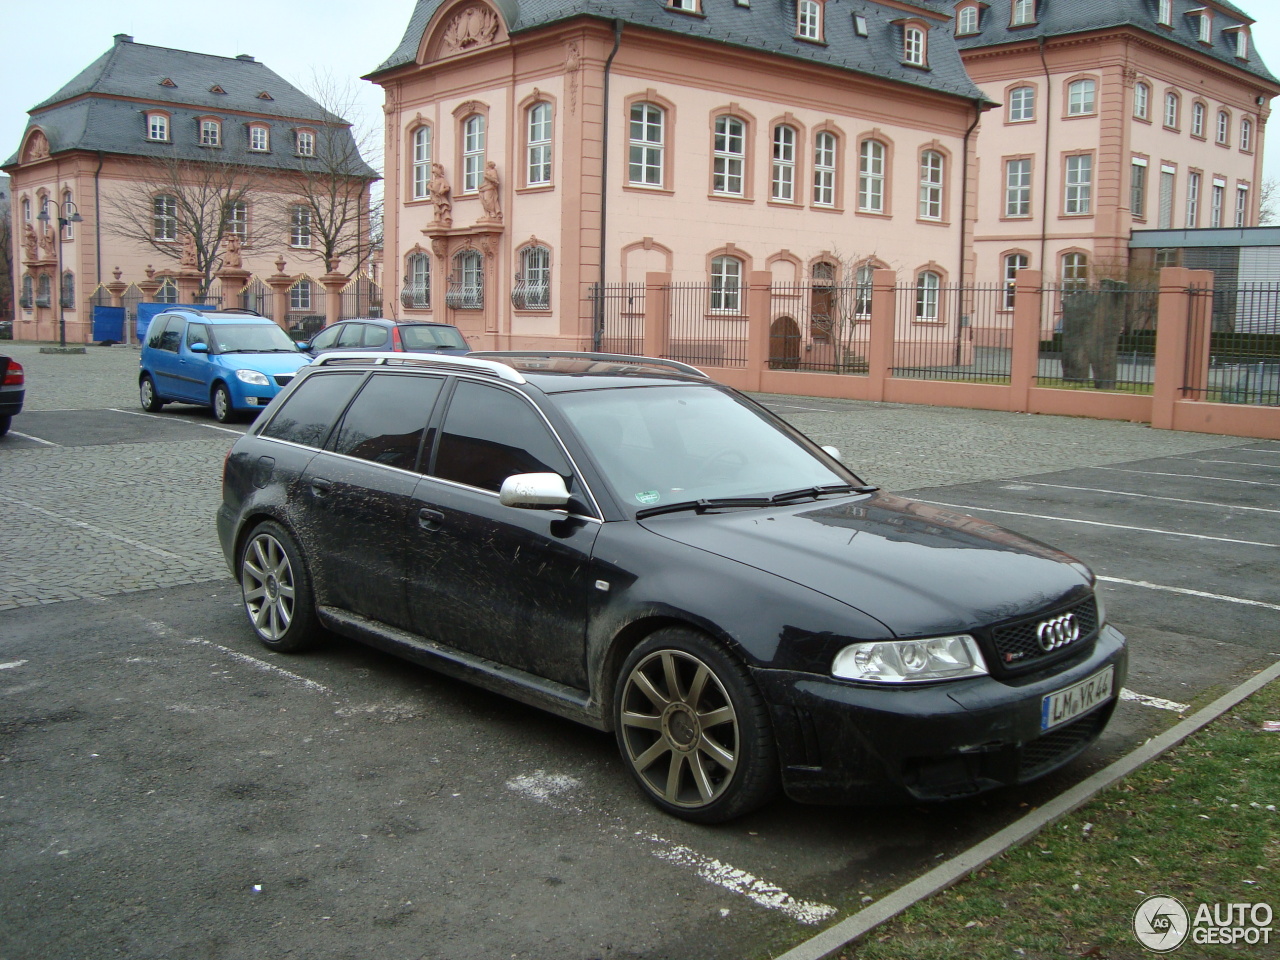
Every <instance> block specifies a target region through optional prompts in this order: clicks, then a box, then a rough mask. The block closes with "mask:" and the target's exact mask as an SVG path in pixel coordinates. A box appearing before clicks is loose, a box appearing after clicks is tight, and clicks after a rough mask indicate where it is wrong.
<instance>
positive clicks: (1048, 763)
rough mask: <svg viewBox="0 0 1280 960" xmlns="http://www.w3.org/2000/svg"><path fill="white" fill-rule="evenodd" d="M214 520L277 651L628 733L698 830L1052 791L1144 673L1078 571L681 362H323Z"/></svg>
mask: <svg viewBox="0 0 1280 960" xmlns="http://www.w3.org/2000/svg"><path fill="white" fill-rule="evenodd" d="M218 532H219V536H220V537H221V541H222V547H223V550H224V552H225V553H226V557H227V561H228V563H229V565H230V567H231V569H232V571H233V572H234V574H235V576H236V577H237V579H238V580H239V581H240V584H241V587H242V589H243V594H244V606H245V610H246V611H247V613H248V616H249V620H250V622H251V623H252V625H253V629H254V630H255V632H256V633H257V635H258V638H259V639H260V640H261V641H262V643H264V644H265V645H266V646H267V647H270V648H271V649H273V650H278V651H282V652H291V651H298V650H301V649H303V648H304V647H306V646H307V645H308V644H309V643H310V642H311V641H312V640H313V639H314V638H315V637H316V635H317V633H318V631H319V630H320V628H327V629H328V630H330V631H333V632H334V633H338V634H341V635H343V636H346V637H350V638H353V639H356V640H360V641H363V642H365V643H367V644H370V645H372V646H375V647H378V648H381V649H384V650H388V651H391V652H394V653H396V654H399V655H401V656H404V657H407V658H409V659H411V660H415V661H417V662H419V663H423V664H426V665H428V666H430V667H433V668H435V669H437V670H440V671H443V672H445V673H448V674H452V675H455V676H457V677H461V678H463V679H466V680H468V681H471V682H472V683H476V684H479V685H481V686H483V687H487V688H489V689H492V690H496V691H500V692H502V693H504V694H507V695H509V696H511V697H514V698H516V699H518V700H522V701H524V702H526V703H530V704H535V705H537V706H539V707H542V708H545V709H547V710H550V711H552V712H554V713H557V714H560V715H562V716H565V717H569V718H572V719H574V720H577V721H580V722H582V723H585V724H588V725H590V726H592V727H595V728H597V729H600V730H611V731H613V732H614V734H615V735H616V737H617V741H618V746H619V749H620V751H621V753H622V757H623V760H624V762H625V765H626V766H627V768H628V770H629V771H630V773H631V774H632V776H633V777H634V778H635V780H636V782H637V783H638V784H639V786H640V788H641V789H642V790H643V791H644V792H645V793H646V794H647V795H648V796H649V798H650V799H652V800H653V802H654V803H656V804H657V805H658V806H659V807H661V808H662V809H664V810H666V811H668V812H670V813H672V814H675V815H676V816H680V817H684V818H686V819H689V820H695V821H700V822H704V823H710V822H717V821H723V820H727V819H729V818H731V817H735V816H738V815H740V814H743V813H745V812H747V811H748V810H751V809H753V808H755V807H757V806H759V805H760V804H762V803H764V802H765V801H766V800H768V799H769V798H770V797H771V796H773V795H774V794H775V793H776V792H777V790H778V789H779V788H781V789H783V790H785V791H786V793H787V794H788V795H790V796H791V797H793V798H795V799H797V800H802V801H810V802H820V803H846V802H857V801H878V800H884V799H888V798H893V797H902V798H914V799H916V800H943V799H948V798H953V797H963V796H968V795H972V794H975V793H978V792H980V791H983V790H987V789H990V788H992V787H996V786H1000V785H1005V784H1016V783H1024V782H1026V781H1029V780H1032V779H1035V778H1036V777H1039V776H1042V775H1044V774H1046V773H1048V772H1049V771H1052V770H1055V769H1057V768H1058V767H1060V766H1062V765H1063V764H1065V763H1067V762H1068V761H1070V760H1071V759H1072V758H1073V757H1075V756H1077V755H1078V754H1079V753H1080V752H1081V751H1083V750H1084V749H1085V748H1086V747H1087V746H1088V745H1089V744H1090V743H1091V742H1093V741H1094V740H1095V739H1096V738H1097V736H1098V735H1099V733H1100V732H1101V731H1102V729H1103V727H1104V726H1105V725H1106V723H1107V720H1108V719H1109V718H1110V716H1111V713H1112V710H1113V709H1114V707H1115V704H1116V700H1117V696H1118V694H1119V692H1120V688H1121V684H1122V683H1123V682H1124V679H1125V672H1126V667H1127V662H1128V661H1127V652H1126V646H1125V640H1124V637H1123V636H1121V635H1120V633H1119V632H1117V631H1116V630H1115V629H1114V628H1113V627H1111V626H1110V625H1108V624H1107V622H1106V614H1105V612H1104V610H1103V607H1102V603H1101V600H1100V598H1099V597H1098V596H1097V594H1096V592H1095V589H1094V578H1093V575H1092V574H1091V573H1090V572H1089V570H1088V569H1087V568H1086V567H1085V566H1084V565H1083V564H1081V563H1079V562H1078V561H1076V560H1073V559H1072V558H1071V557H1069V556H1067V555H1066V554H1063V553H1060V552H1059V551H1057V550H1054V549H1052V548H1050V547H1048V546H1045V545H1044V544H1041V543H1038V542H1035V541H1032V540H1028V539H1026V538H1024V537H1021V536H1019V535H1017V534H1015V533H1011V532H1010V531H1008V530H1005V529H1002V528H1000V527H998V526H995V525H993V524H990V523H987V522H986V521H983V520H978V519H974V518H973V517H968V516H963V515H960V514H957V513H953V512H950V511H947V510H942V509H937V508H935V507H931V506H928V505H925V504H921V503H917V502H913V501H911V500H907V499H903V498H901V497H897V496H892V495H889V494H887V493H884V492H881V491H880V490H878V489H877V488H876V487H873V486H870V485H868V484H866V483H864V482H863V481H862V480H861V479H860V478H859V477H857V476H856V475H854V474H853V473H851V472H850V471H849V469H848V468H846V467H845V466H843V465H842V464H841V462H840V461H839V459H838V454H837V452H836V451H834V450H832V449H830V448H823V447H819V446H818V445H817V444H815V443H813V442H812V441H811V440H809V439H807V438H806V437H804V436H803V435H802V434H800V433H798V432H797V431H796V430H794V429H793V428H792V427H790V426H789V425H788V424H786V423H785V422H783V421H782V420H780V419H779V418H777V417H775V416H774V415H773V414H771V413H770V412H768V411H767V410H765V409H763V408H762V407H760V406H759V405H758V404H756V403H754V402H753V401H752V400H750V399H749V398H747V397H745V396H743V395H742V394H739V393H737V392H735V391H733V390H731V389H728V388H726V387H723V386H720V385H718V384H716V383H713V382H712V381H711V380H710V379H708V378H707V377H706V376H705V375H704V374H702V373H701V372H699V371H698V370H696V369H694V368H692V367H689V366H686V365H684V364H680V363H676V362H673V361H666V360H655V359H648V358H642V357H621V356H611V355H604V354H570V353H518V354H516V353H511V354H505V353H482V354H472V355H471V356H470V357H458V358H454V357H432V356H422V355H418V356H414V355H408V354H385V353H384V354H367V355H352V354H345V355H344V354H331V355H326V356H322V357H321V358H320V359H319V360H317V361H316V362H315V363H314V364H313V365H312V366H310V367H308V368H306V369H304V370H303V371H302V372H301V373H300V374H299V375H298V377H297V378H296V379H295V380H294V381H293V382H292V383H291V384H290V385H289V386H288V387H287V388H286V389H285V390H284V391H283V392H282V393H281V395H280V396H279V397H277V398H276V399H275V400H274V401H273V402H272V404H271V406H270V407H269V408H268V409H267V410H266V411H264V413H263V415H262V416H261V417H260V418H259V419H258V421H257V423H255V424H254V425H253V426H252V427H251V428H250V429H249V431H248V432H247V433H246V434H245V436H244V437H243V438H242V439H240V440H238V441H237V442H236V444H235V446H234V448H233V449H232V450H231V453H230V454H229V456H228V458H227V461H226V468H225V474H224V478H223V504H222V507H221V509H220V510H219V512H218Z"/></svg>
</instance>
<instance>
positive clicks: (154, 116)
mask: <svg viewBox="0 0 1280 960" xmlns="http://www.w3.org/2000/svg"><path fill="white" fill-rule="evenodd" d="M147 139H148V140H162V141H164V140H168V139H169V115H168V114H167V113H148V114H147Z"/></svg>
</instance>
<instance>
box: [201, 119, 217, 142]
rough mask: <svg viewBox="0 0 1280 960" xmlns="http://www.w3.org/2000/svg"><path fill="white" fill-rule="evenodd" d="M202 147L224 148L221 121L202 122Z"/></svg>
mask: <svg viewBox="0 0 1280 960" xmlns="http://www.w3.org/2000/svg"><path fill="white" fill-rule="evenodd" d="M200 146H202V147H220V146H222V121H220V120H201V121H200Z"/></svg>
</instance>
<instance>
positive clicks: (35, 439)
mask: <svg viewBox="0 0 1280 960" xmlns="http://www.w3.org/2000/svg"><path fill="white" fill-rule="evenodd" d="M9 436H11V437H21V438H22V439H23V440H30V441H31V442H32V443H43V444H44V445H45V446H46V447H57V446H61V444H57V443H54V442H53V441H52V440H44V439H42V438H40V437H33V436H32V435H31V434H29V433H19V432H18V431H17V430H10V431H9Z"/></svg>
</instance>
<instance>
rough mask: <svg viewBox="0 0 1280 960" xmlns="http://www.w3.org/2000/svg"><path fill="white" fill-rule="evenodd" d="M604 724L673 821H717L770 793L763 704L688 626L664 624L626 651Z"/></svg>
mask: <svg viewBox="0 0 1280 960" xmlns="http://www.w3.org/2000/svg"><path fill="white" fill-rule="evenodd" d="M673 684H674V686H675V690H674V691H673V690H672V685H673ZM613 721H614V730H615V733H616V735H617V739H618V749H619V750H620V751H621V753H622V759H623V762H624V763H625V764H626V766H627V769H628V770H629V771H630V772H631V775H632V777H634V778H635V781H636V783H638V784H639V786H640V789H641V790H642V791H643V792H644V793H645V794H646V795H647V796H648V797H649V799H650V800H652V801H653V802H654V803H655V804H656V805H657V806H658V807H660V808H661V809H663V810H665V811H666V812H667V813H670V814H673V815H674V816H677V817H680V818H682V819H684V820H690V821H693V822H695V823H723V822H724V821H726V820H732V819H733V818H735V817H740V816H742V815H743V814H745V813H749V812H750V811H752V810H754V809H756V808H758V807H760V806H762V805H763V804H765V803H767V802H768V801H769V800H770V799H772V797H773V796H774V795H775V794H776V793H777V791H778V786H779V773H778V750H777V744H776V742H775V741H774V736H773V729H772V726H771V724H770V722H769V711H768V707H767V705H766V704H765V702H764V698H763V697H762V696H761V695H760V691H759V690H758V689H757V688H756V685H755V683H754V682H753V681H752V679H751V675H750V673H748V671H747V668H746V667H745V666H744V665H743V664H742V663H741V662H739V661H738V660H736V659H734V658H733V657H732V656H730V655H729V653H728V652H727V651H725V650H724V649H723V648H722V647H721V646H720V645H719V644H717V643H716V642H715V641H713V640H712V639H711V638H710V637H708V636H706V635H705V634H703V633H699V632H698V631H696V630H691V629H687V628H683V627H668V628H666V629H663V630H659V631H658V632H656V633H654V634H652V635H651V636H649V637H648V638H647V639H645V640H644V641H643V642H642V643H640V645H639V646H637V647H636V648H635V649H634V650H632V651H631V653H630V655H629V656H628V657H627V658H626V660H625V662H624V663H623V665H622V670H621V671H620V672H619V674H618V680H617V684H616V687H615V690H614V701H613Z"/></svg>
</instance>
